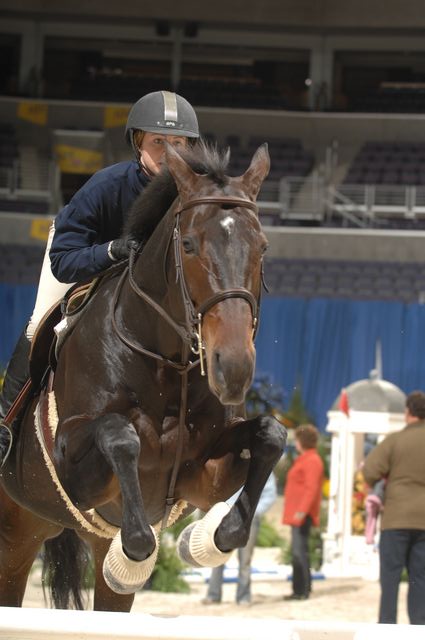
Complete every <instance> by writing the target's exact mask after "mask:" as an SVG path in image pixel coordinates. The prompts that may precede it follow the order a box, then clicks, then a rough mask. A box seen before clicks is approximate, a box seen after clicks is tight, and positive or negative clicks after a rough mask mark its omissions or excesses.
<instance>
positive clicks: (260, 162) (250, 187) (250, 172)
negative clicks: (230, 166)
mask: <svg viewBox="0 0 425 640" xmlns="http://www.w3.org/2000/svg"><path fill="white" fill-rule="evenodd" d="M269 171H270V156H269V150H268V145H267V142H265V143H264V144H262V145H261V147H258V149H257V151H256V152H255V153H254V155H253V157H252V160H251V164H250V165H249V167H248V169H247V170H246V171H245V173H244V174H243V176H241V180H242V182H243V184H244V187H245V190H246V192H247V194H248V195H249V197H250V198H251V200H256V198H257V196H258V192H259V191H260V188H261V185H262V184H263V180H264V179H265V178H266V177H267V174H268V173H269Z"/></svg>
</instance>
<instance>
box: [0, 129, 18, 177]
mask: <svg viewBox="0 0 425 640" xmlns="http://www.w3.org/2000/svg"><path fill="white" fill-rule="evenodd" d="M18 158H19V148H18V143H17V139H16V131H15V127H14V126H13V125H11V124H6V123H0V167H11V166H12V165H13V163H14V162H15V161H16V160H17V159H18Z"/></svg>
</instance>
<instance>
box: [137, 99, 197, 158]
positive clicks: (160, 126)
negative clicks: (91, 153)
mask: <svg viewBox="0 0 425 640" xmlns="http://www.w3.org/2000/svg"><path fill="white" fill-rule="evenodd" d="M135 129H141V130H142V131H148V132H150V133H162V134H164V135H172V136H185V137H186V138H199V127H198V119H197V117H196V113H195V110H194V109H193V107H192V105H191V104H189V102H188V101H187V100H185V98H182V96H179V95H178V94H177V93H172V92H171V91H153V92H152V93H148V94H146V95H145V96H143V97H142V98H140V100H138V101H137V102H136V103H135V104H134V105H133V106H132V107H131V109H130V113H129V114H128V118H127V124H126V127H125V138H126V140H127V142H128V143H129V144H130V145H131V146H133V132H134V130H135Z"/></svg>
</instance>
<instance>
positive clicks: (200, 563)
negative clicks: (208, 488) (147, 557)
mask: <svg viewBox="0 0 425 640" xmlns="http://www.w3.org/2000/svg"><path fill="white" fill-rule="evenodd" d="M229 511H230V507H229V505H228V504H227V503H226V502H217V504H215V505H214V506H213V508H212V509H210V510H209V511H208V513H207V514H206V515H205V516H204V517H203V518H202V520H198V521H197V522H192V524H190V525H188V526H187V527H186V528H185V529H183V531H182V532H181V534H180V535H179V537H178V539H177V543H176V546H177V552H178V554H179V556H180V558H181V559H182V560H183V562H186V563H187V564H190V565H191V566H192V567H218V566H219V565H221V564H224V563H225V562H226V561H227V560H228V559H229V558H230V556H231V555H232V551H227V552H223V551H220V549H218V548H217V547H216V545H215V543H214V534H215V532H216V531H217V528H218V526H219V524H220V522H221V521H222V520H223V518H224V516H225V515H227V514H228V513H229Z"/></svg>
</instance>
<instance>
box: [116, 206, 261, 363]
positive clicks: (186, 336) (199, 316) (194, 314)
mask: <svg viewBox="0 0 425 640" xmlns="http://www.w3.org/2000/svg"><path fill="white" fill-rule="evenodd" d="M208 204H224V205H226V207H229V208H233V207H243V208H245V209H250V210H251V211H254V212H255V213H258V207H257V205H256V204H255V203H254V202H252V201H251V200H248V199H246V198H237V197H232V196H204V197H203V198H193V199H192V200H188V201H187V202H185V203H184V204H182V205H180V207H178V208H177V210H176V211H175V214H174V215H175V225H174V230H173V235H172V240H173V250H174V258H175V264H176V281H178V282H179V284H180V291H181V298H182V300H183V306H184V314H185V322H184V326H182V325H181V324H179V323H178V322H176V321H175V320H174V319H173V318H172V317H171V316H170V315H169V314H168V313H167V312H166V311H165V310H164V309H163V308H162V307H161V305H159V304H158V303H157V302H156V301H155V300H154V299H153V298H151V296H149V295H148V294H147V293H146V292H145V291H143V290H142V289H141V288H140V287H139V285H138V284H137V282H136V281H135V279H134V263H135V258H136V255H137V254H136V251H134V250H132V251H131V254H130V260H129V264H128V267H127V268H126V269H125V270H124V272H123V273H122V275H121V278H120V280H119V282H118V285H117V288H116V290H115V293H114V298H113V316H112V325H113V328H114V330H115V332H116V334H117V335H118V337H119V338H120V340H121V341H122V342H123V343H124V344H126V345H127V346H128V347H129V348H130V349H132V350H133V351H135V352H137V353H140V354H143V355H146V356H149V357H151V358H154V359H156V360H159V361H161V362H162V363H163V364H166V365H168V366H171V367H174V368H175V369H178V370H179V371H181V372H183V371H185V370H186V369H191V368H193V367H194V366H196V365H198V364H200V368H201V375H205V367H204V361H203V343H202V320H203V317H204V315H205V314H206V313H207V312H208V311H210V309H212V307H214V306H215V305H217V304H218V303H219V302H222V301H223V300H228V299H231V298H242V299H244V300H246V301H247V302H248V304H249V305H250V307H251V314H252V328H253V334H254V336H255V333H256V330H257V326H258V312H259V304H260V297H259V298H258V299H256V298H255V296H254V295H253V294H252V293H251V292H250V291H249V290H248V289H245V288H243V287H235V288H233V289H226V290H224V291H218V292H217V293H215V294H214V295H212V296H211V297H210V298H208V299H207V300H205V301H204V302H203V303H202V304H201V305H199V306H198V307H197V308H195V306H194V304H193V302H192V300H191V297H190V295H189V290H188V287H187V284H186V279H185V277H184V272H183V259H182V250H181V241H180V237H181V234H180V217H181V214H182V213H183V212H184V211H187V210H188V209H192V208H194V207H197V206H199V205H208ZM261 274H262V277H263V272H262V271H261ZM127 277H128V281H129V283H130V286H131V288H132V290H133V291H134V292H135V293H136V295H137V296H138V297H139V298H141V299H142V300H144V301H145V302H146V303H147V304H148V305H149V306H150V307H152V308H153V309H154V310H155V311H156V312H157V313H158V315H159V316H160V317H161V318H162V319H163V320H165V321H166V322H167V323H168V324H169V325H170V326H171V327H172V328H173V329H174V331H175V332H176V333H177V334H178V335H179V336H180V338H181V340H182V344H183V346H186V349H183V353H182V356H183V357H182V362H175V361H173V360H170V359H168V358H165V357H164V356H162V355H160V354H157V353H155V352H153V351H150V350H149V349H145V347H143V346H141V345H140V344H138V343H136V342H134V341H133V340H131V338H128V337H127V336H126V335H125V334H124V333H123V332H122V330H121V329H120V328H119V327H118V324H117V321H116V308H117V305H118V301H119V296H120V293H121V289H122V287H123V284H124V282H125V280H126V279H127ZM185 351H186V354H185V355H186V357H184V352H185ZM190 352H192V353H193V354H195V355H198V356H199V359H198V360H196V361H194V362H193V361H191V360H189V359H188V356H189V354H190Z"/></svg>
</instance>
